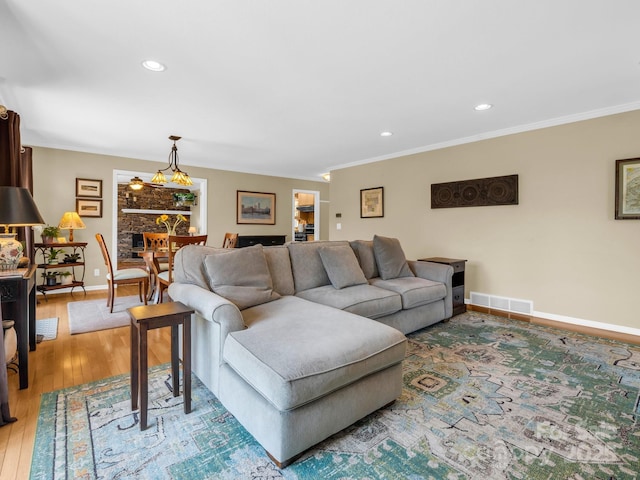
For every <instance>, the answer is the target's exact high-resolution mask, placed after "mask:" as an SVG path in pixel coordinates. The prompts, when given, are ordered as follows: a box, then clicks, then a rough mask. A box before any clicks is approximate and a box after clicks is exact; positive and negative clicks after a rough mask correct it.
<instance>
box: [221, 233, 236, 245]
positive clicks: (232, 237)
mask: <svg viewBox="0 0 640 480" xmlns="http://www.w3.org/2000/svg"><path fill="white" fill-rule="evenodd" d="M236 243H238V234H237V233H225V234H224V240H223V241H222V248H236Z"/></svg>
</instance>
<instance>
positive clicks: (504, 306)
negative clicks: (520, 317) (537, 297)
mask: <svg viewBox="0 0 640 480" xmlns="http://www.w3.org/2000/svg"><path fill="white" fill-rule="evenodd" d="M469 303H471V304H472V305H478V306H480V307H487V308H495V309H497V310H505V311H507V312H514V313H522V314H525V315H533V302H532V301H531V300H521V299H517V298H508V297H499V296H497V295H487V294H486V293H478V292H471V294H470V302H469Z"/></svg>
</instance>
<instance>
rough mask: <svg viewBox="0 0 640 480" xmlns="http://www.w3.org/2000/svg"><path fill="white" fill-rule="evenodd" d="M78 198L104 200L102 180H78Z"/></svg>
mask: <svg viewBox="0 0 640 480" xmlns="http://www.w3.org/2000/svg"><path fill="white" fill-rule="evenodd" d="M76 197H93V198H102V180H91V179H89V178H76Z"/></svg>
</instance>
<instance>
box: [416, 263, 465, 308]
mask: <svg viewBox="0 0 640 480" xmlns="http://www.w3.org/2000/svg"><path fill="white" fill-rule="evenodd" d="M418 261H420V262H434V263H443V264H445V265H451V266H452V267H453V278H452V279H451V287H452V290H453V292H452V293H453V316H456V315H460V314H461V313H464V312H466V311H467V306H466V305H465V304H464V264H465V262H466V260H460V259H458V258H445V257H430V258H420V259H419V260H418Z"/></svg>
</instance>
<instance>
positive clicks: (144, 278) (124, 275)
mask: <svg viewBox="0 0 640 480" xmlns="http://www.w3.org/2000/svg"><path fill="white" fill-rule="evenodd" d="M96 240H97V241H98V245H100V251H101V252H102V256H103V257H104V264H105V265H106V266H107V270H108V273H107V283H108V286H109V298H108V299H107V307H109V311H110V312H111V313H113V304H114V297H115V289H114V286H115V285H135V284H137V285H138V296H139V297H140V301H141V302H142V301H144V304H145V305H146V304H147V290H148V289H149V274H148V273H147V272H145V271H144V270H143V269H142V268H124V269H122V270H117V271H115V272H114V271H113V265H112V263H111V258H110V257H109V251H108V250H107V245H106V244H105V243H104V237H103V236H102V234H100V233H96Z"/></svg>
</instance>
